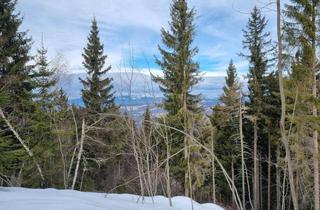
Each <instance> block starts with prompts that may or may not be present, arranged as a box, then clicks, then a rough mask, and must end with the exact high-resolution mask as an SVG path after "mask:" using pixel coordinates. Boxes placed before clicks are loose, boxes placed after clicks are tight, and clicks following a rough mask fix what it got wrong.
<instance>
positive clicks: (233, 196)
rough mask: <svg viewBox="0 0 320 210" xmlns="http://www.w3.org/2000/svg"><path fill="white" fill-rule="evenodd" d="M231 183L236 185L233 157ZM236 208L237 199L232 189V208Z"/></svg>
mask: <svg viewBox="0 0 320 210" xmlns="http://www.w3.org/2000/svg"><path fill="white" fill-rule="evenodd" d="M231 181H232V185H234V162H233V157H232V159H231ZM235 206H236V198H235V194H234V189H233V188H232V208H234V207H235Z"/></svg>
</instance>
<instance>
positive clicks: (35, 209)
mask: <svg viewBox="0 0 320 210" xmlns="http://www.w3.org/2000/svg"><path fill="white" fill-rule="evenodd" d="M137 199H138V196H136V195H128V194H122V195H119V194H108V195H107V196H106V194H103V193H88V192H79V191H72V190H55V189H26V188H1V187H0V210H168V209H170V210H191V201H190V199H189V198H186V197H174V198H173V208H170V207H169V204H168V199H167V198H165V197H162V196H156V197H154V204H153V203H152V200H151V198H146V199H145V201H144V203H143V204H142V203H141V202H140V203H137ZM193 204H194V210H223V209H222V208H220V207H218V206H217V205H214V204H199V203H196V202H193Z"/></svg>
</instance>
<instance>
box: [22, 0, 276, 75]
mask: <svg viewBox="0 0 320 210" xmlns="http://www.w3.org/2000/svg"><path fill="white" fill-rule="evenodd" d="M259 2H261V1H260V0H259V1H258V0H230V1H227V0H190V6H191V7H192V6H194V7H195V8H196V9H197V11H198V16H199V17H198V18H197V26H198V28H197V30H198V31H197V38H196V44H197V45H198V46H199V49H200V52H199V56H204V57H205V59H206V60H207V61H212V60H214V61H215V62H214V63H218V64H214V65H212V67H211V68H209V67H208V68H207V69H205V70H206V71H207V74H211V75H221V74H222V72H224V70H225V67H226V66H227V65H228V62H229V60H230V58H234V59H235V60H236V62H240V61H241V60H240V59H239V58H237V53H239V52H240V51H241V39H242V34H241V28H243V27H244V25H245V23H246V20H247V18H248V15H246V14H242V13H240V12H239V11H241V12H243V13H248V12H250V10H251V8H252V7H253V5H254V4H255V3H259ZM169 7H170V0H157V1H156V0H20V1H18V10H19V11H21V13H22V15H23V16H24V23H23V28H24V29H28V30H29V34H30V35H32V37H33V40H34V43H35V44H34V47H37V46H39V42H40V40H41V34H42V33H43V34H44V38H45V44H46V45H47V47H48V50H49V56H50V57H54V55H55V54H56V53H57V52H61V53H63V54H64V55H65V56H66V58H67V59H68V60H69V63H70V66H71V70H72V71H73V72H81V71H83V68H82V57H81V54H82V51H83V47H84V46H85V44H86V41H87V35H88V32H89V30H90V22H91V19H92V17H93V16H96V17H97V20H98V23H99V27H100V31H101V39H102V41H103V43H104V44H105V53H106V54H108V56H109V58H108V60H107V64H111V65H112V66H113V68H114V70H115V71H116V70H117V69H118V68H119V66H121V65H122V64H123V60H124V59H127V58H124V57H126V56H127V55H126V53H124V52H125V51H127V50H128V48H129V46H130V48H133V49H134V50H135V53H136V54H137V55H140V54H146V55H148V56H149V57H152V56H153V55H154V54H157V53H158V51H157V44H159V43H160V29H161V27H162V26H164V27H167V25H168V20H169ZM271 15H272V13H271ZM206 60H204V61H202V62H207V61H206ZM150 62H152V61H150ZM243 67H245V66H244V65H242V66H241V67H239V68H243ZM143 71H144V72H145V73H146V72H147V71H146V69H145V70H143ZM152 71H153V72H155V73H157V74H161V71H159V70H158V69H156V68H155V67H154V65H153V66H152Z"/></svg>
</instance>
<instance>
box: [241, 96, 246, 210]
mask: <svg viewBox="0 0 320 210" xmlns="http://www.w3.org/2000/svg"><path fill="white" fill-rule="evenodd" d="M239 105H240V109H239V131H240V147H241V179H242V207H243V209H244V210H245V209H246V186H245V171H244V164H245V162H244V145H243V126H242V94H241V93H240V104H239Z"/></svg>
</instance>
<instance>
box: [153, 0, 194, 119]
mask: <svg viewBox="0 0 320 210" xmlns="http://www.w3.org/2000/svg"><path fill="white" fill-rule="evenodd" d="M170 14H171V22H170V23H169V24H170V30H165V29H162V30H161V34H162V42H163V44H164V45H165V47H164V48H162V47H160V46H159V51H160V54H161V56H162V59H157V60H156V62H157V63H158V64H159V66H160V67H161V69H162V70H163V73H164V77H159V76H154V77H153V79H154V81H156V82H158V83H159V84H160V89H161V91H162V92H163V93H164V96H165V101H164V104H163V105H164V109H165V110H166V111H167V112H168V113H169V115H176V114H177V113H178V112H179V111H180V110H181V109H183V107H184V103H185V101H186V102H187V109H188V110H189V111H194V110H196V109H197V108H198V105H199V104H198V102H199V95H193V94H191V89H192V87H194V86H195V85H196V84H198V82H199V80H200V77H199V65H198V63H196V62H194V61H193V57H194V56H195V55H196V54H197V53H198V48H197V47H192V43H193V40H194V36H195V25H194V17H195V14H196V13H195V10H194V9H189V8H188V5H187V1H186V0H173V1H172V4H171V12H170Z"/></svg>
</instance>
